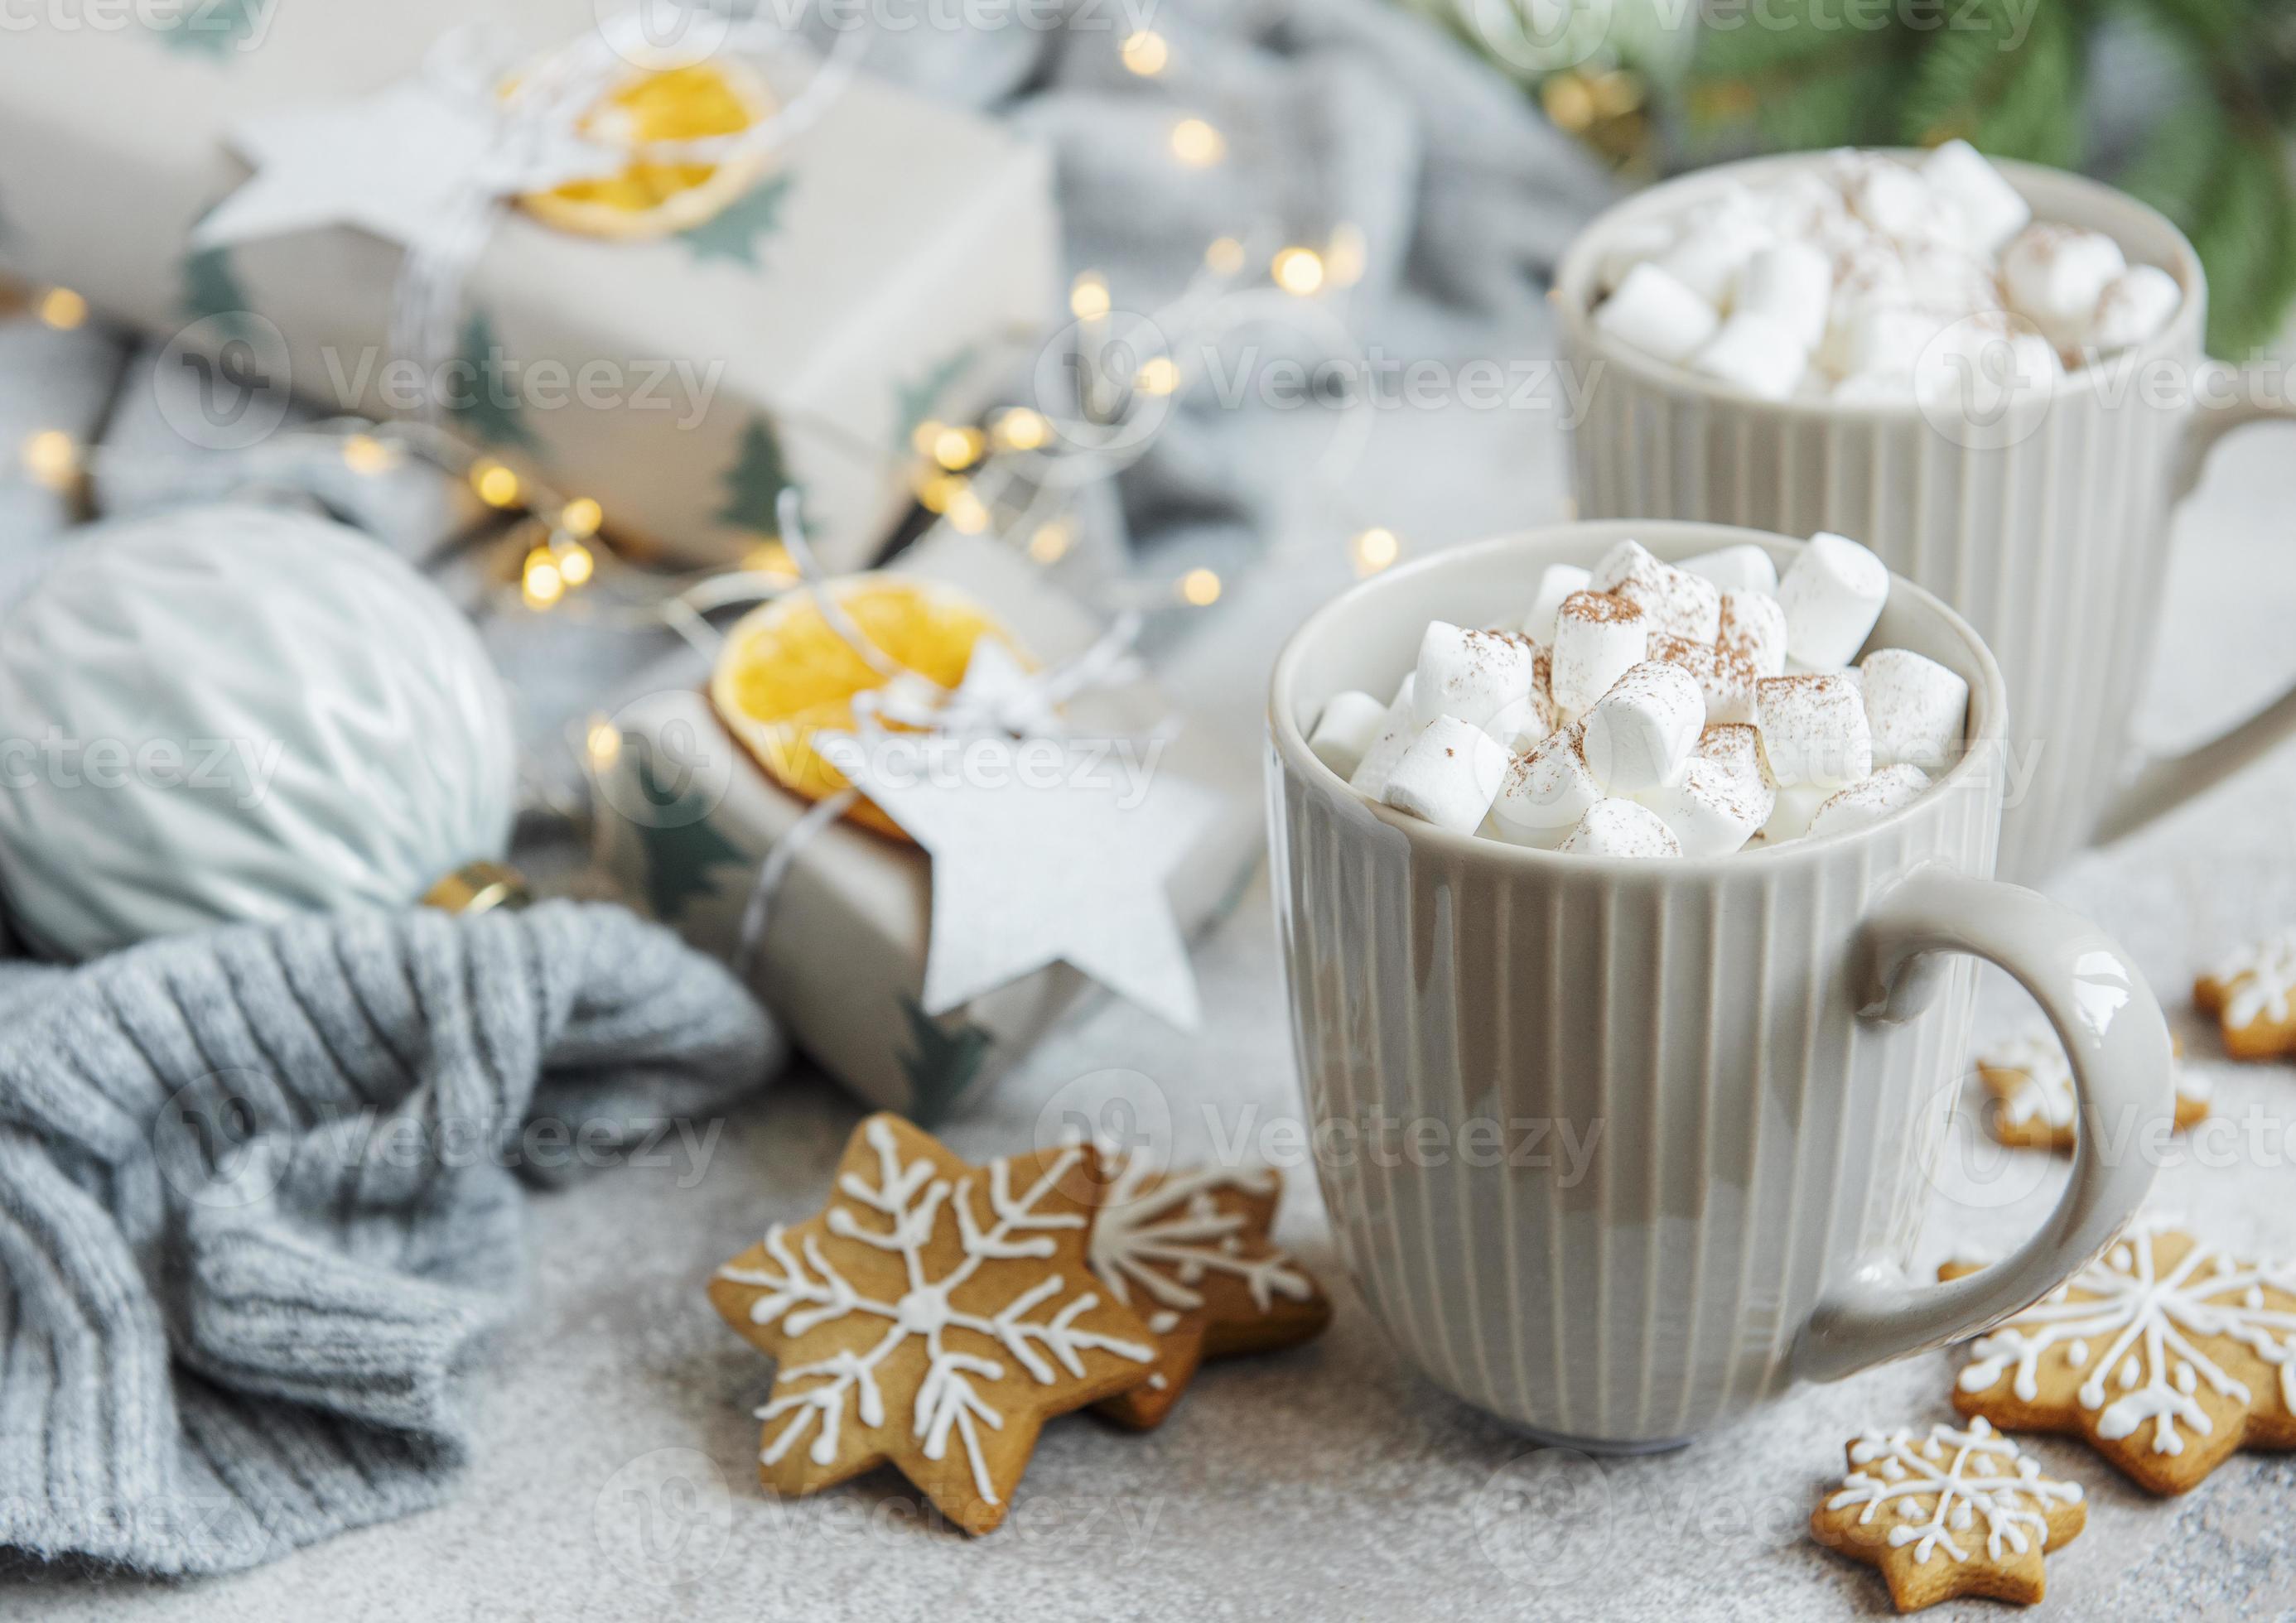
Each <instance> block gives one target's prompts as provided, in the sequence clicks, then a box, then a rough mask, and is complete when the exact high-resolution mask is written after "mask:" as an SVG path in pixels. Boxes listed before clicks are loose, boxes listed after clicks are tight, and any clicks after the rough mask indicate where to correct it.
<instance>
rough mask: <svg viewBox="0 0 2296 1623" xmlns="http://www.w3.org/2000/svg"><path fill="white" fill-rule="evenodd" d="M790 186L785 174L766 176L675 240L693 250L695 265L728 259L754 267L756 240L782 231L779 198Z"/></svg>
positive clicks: (787, 193) (753, 268)
mask: <svg viewBox="0 0 2296 1623" xmlns="http://www.w3.org/2000/svg"><path fill="white" fill-rule="evenodd" d="M789 189H790V177H789V176H786V175H772V176H767V178H765V179H764V180H761V181H759V182H758V184H756V185H754V186H752V187H750V190H749V191H748V192H747V193H744V194H743V195H742V196H741V197H738V198H736V199H734V201H733V202H732V203H730V204H728V205H727V206H726V208H724V209H720V210H718V211H717V214H715V215H713V216H711V217H709V219H706V220H704V221H702V222H701V224H700V225H693V226H689V227H688V228H687V229H685V230H684V231H681V232H679V233H678V234H677V240H678V241H679V242H683V243H685V245H686V247H687V248H689V249H691V250H693V262H694V263H695V264H697V265H702V264H707V263H708V262H709V261H710V260H712V259H731V260H732V261H734V263H735V264H736V265H744V266H749V267H750V269H752V270H755V269H757V268H758V244H759V243H761V242H764V240H765V239H767V237H772V236H777V235H779V234H780V233H781V228H782V202H783V200H784V199H785V198H786V197H787V196H788V195H789Z"/></svg>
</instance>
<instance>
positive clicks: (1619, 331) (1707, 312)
mask: <svg viewBox="0 0 2296 1623" xmlns="http://www.w3.org/2000/svg"><path fill="white" fill-rule="evenodd" d="M1720 324H1721V322H1720V318H1719V317H1718V316H1716V315H1715V314H1714V307H1713V306H1712V305H1711V304H1710V303H1708V302H1707V301H1706V300H1705V299H1701V298H1700V297H1699V296H1698V295H1697V294H1695V293H1693V292H1692V291H1690V290H1689V289H1688V288H1686V287H1685V286H1683V285H1682V283H1679V282H1677V281H1676V280H1675V279H1674V278H1673V277H1672V276H1670V275H1668V274H1667V273H1666V272H1665V271H1663V270H1661V269H1660V268H1659V267H1658V266H1655V265H1637V266H1635V267H1634V269H1632V270H1630V271H1628V273H1627V279H1626V280H1625V281H1624V282H1621V283H1619V287H1618V291H1616V292H1614V293H1612V294H1611V296H1610V297H1609V298H1608V299H1604V300H1603V303H1602V306H1601V307H1599V308H1598V309H1596V310H1595V325H1596V326H1597V327H1599V328H1601V329H1602V330H1603V332H1607V333H1609V334H1610V335H1611V337H1613V338H1615V339H1617V340H1620V342H1621V343H1627V344H1632V345H1633V346H1634V347H1635V348H1637V349H1640V350H1642V351H1643V352H1644V353H1645V354H1647V355H1652V356H1655V357H1658V358H1659V359H1660V360H1661V361H1679V360H1683V359H1685V358H1686V357H1688V356H1690V355H1691V354H1692V353H1693V352H1694V351H1696V350H1698V349H1700V348H1703V347H1704V346H1705V343H1706V340H1709V339H1710V338H1712V337H1713V336H1714V330H1715V328H1716V327H1718V326H1719V325H1720Z"/></svg>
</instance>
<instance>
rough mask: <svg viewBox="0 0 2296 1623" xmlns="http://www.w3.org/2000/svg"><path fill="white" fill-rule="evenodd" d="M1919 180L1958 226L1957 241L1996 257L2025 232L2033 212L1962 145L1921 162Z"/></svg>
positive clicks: (1946, 147)
mask: <svg viewBox="0 0 2296 1623" xmlns="http://www.w3.org/2000/svg"><path fill="white" fill-rule="evenodd" d="M1922 177H1923V179H1925V180H1927V181H1928V182H1929V183H1930V190H1931V192H1932V193H1935V194H1936V196H1937V198H1938V200H1939V201H1940V202H1941V203H1943V204H1944V205H1945V206H1946V207H1948V208H1949V209H1952V210H1953V212H1954V215H1955V217H1956V219H1957V220H1958V221H1959V223H1960V228H1961V229H1960V234H1961V238H1962V241H1964V242H1966V243H1968V244H1969V246H1970V247H1972V248H1973V249H1975V250H1977V251H1979V252H1980V253H1996V252H1998V251H1999V250H2000V247H2001V245H2002V244H2003V243H2004V242H2007V241H2008V240H2009V239H2010V238H2011V237H2013V236H2015V235H2016V234H2017V233H2018V232H2020V231H2021V230H2023V229H2024V227H2025V223H2026V222H2027V221H2028V220H2030V219H2031V218H2032V217H2033V210H2032V209H2031V207H2030V205H2028V204H2027V203H2026V201H2025V200H2024V198H2023V197H2022V196H2021V194H2020V193H2018V191H2017V188H2016V187H2014V186H2013V185H2011V184H2009V182H2008V180H2007V178H2006V177H2005V176H2003V174H2002V173H2001V171H2000V170H1998V169H1997V168H1994V167H1993V166H1992V165H1991V164H1990V163H1988V162H1987V161H1986V160H1985V156H1984V154H1983V153H1981V152H1979V151H1978V150H1977V149H1976V148H1975V147H1973V146H1972V145H1970V144H1969V143H1968V142H1966V141H1948V142H1947V143H1945V144H1944V145H1943V146H1941V147H1939V148H1938V149H1937V151H1935V152H1931V154H1930V155H1929V156H1928V157H1927V158H1926V159H1924V160H1923V162H1922Z"/></svg>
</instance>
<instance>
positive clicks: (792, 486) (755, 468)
mask: <svg viewBox="0 0 2296 1623" xmlns="http://www.w3.org/2000/svg"><path fill="white" fill-rule="evenodd" d="M784 490H795V491H796V492H797V493H798V495H799V498H800V499H802V498H803V496H804V495H805V487H804V486H803V485H801V484H799V483H798V481H797V480H794V479H792V478H791V477H790V471H789V461H788V458H787V457H785V456H784V455H783V452H782V440H781V436H780V435H779V434H776V433H775V431H774V425H773V423H772V422H770V421H769V420H767V418H765V417H761V416H760V417H752V418H750V425H749V427H748V428H746V429H744V430H742V448H741V451H740V452H739V453H738V454H737V455H735V456H734V465H733V466H732V467H731V468H729V469H727V470H726V505H725V506H724V507H722V508H720V509H719V510H718V512H717V521H718V522H719V523H721V524H730V525H732V526H733V527H734V529H746V530H752V531H754V532H756V533H757V534H758V535H760V536H764V537H767V538H768V539H771V538H773V537H778V536H779V535H780V534H781V533H782V521H781V519H780V517H779V515H778V513H777V512H776V508H775V504H777V503H778V502H780V500H781V497H782V492H783V491H784Z"/></svg>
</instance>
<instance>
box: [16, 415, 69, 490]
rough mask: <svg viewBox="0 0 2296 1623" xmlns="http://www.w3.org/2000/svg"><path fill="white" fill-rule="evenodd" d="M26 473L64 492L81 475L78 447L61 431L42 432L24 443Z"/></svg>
mask: <svg viewBox="0 0 2296 1623" xmlns="http://www.w3.org/2000/svg"><path fill="white" fill-rule="evenodd" d="M24 471H25V472H27V473H29V474H30V475H31V476H32V477H33V478H34V479H35V480H38V481H39V482H40V483H41V484H43V485H45V486H46V487H47V488H49V489H51V490H61V489H63V488H66V487H67V486H69V485H70V483H71V482H72V480H73V479H74V478H76V477H77V476H78V473H79V447H78V445H77V444H76V443H74V441H73V439H72V437H71V436H70V434H67V433H65V432H64V431H63V430H61V429H43V430H41V431H40V432H38V433H37V434H35V435H33V436H32V437H31V438H30V439H27V440H26V441H24Z"/></svg>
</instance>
